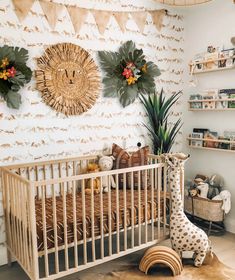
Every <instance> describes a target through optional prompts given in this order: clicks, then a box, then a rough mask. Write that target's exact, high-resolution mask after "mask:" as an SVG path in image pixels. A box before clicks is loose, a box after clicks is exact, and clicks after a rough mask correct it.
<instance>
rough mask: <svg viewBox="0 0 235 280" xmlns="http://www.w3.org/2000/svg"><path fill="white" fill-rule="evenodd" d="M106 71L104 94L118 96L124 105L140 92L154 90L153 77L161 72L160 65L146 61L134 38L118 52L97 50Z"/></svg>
mask: <svg viewBox="0 0 235 280" xmlns="http://www.w3.org/2000/svg"><path fill="white" fill-rule="evenodd" d="M98 56H99V60H100V66H101V69H102V70H103V71H104V77H103V84H104V96H105V97H118V98H119V101H120V103H121V104H122V106H123V107H126V106H128V105H129V104H131V103H133V102H134V101H135V99H136V98H137V97H138V95H139V93H144V94H145V93H147V94H151V93H154V92H155V81H154V78H155V77H157V76H159V75H160V74H161V72H160V70H159V68H158V67H157V65H155V64H154V63H153V62H151V61H146V59H145V56H144V54H143V50H142V49H137V48H136V46H135V43H134V42H133V41H127V42H126V43H124V44H123V45H122V46H121V47H120V48H119V51H118V52H107V51H99V52H98Z"/></svg>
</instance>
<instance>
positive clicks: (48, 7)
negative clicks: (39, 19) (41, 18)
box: [40, 1, 63, 30]
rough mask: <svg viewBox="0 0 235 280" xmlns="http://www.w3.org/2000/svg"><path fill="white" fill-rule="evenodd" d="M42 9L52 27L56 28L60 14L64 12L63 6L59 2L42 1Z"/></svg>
mask: <svg viewBox="0 0 235 280" xmlns="http://www.w3.org/2000/svg"><path fill="white" fill-rule="evenodd" d="M40 5H41V7H42V10H43V12H44V14H45V16H46V18H47V21H48V23H49V25H50V27H51V29H53V30H54V29H55V26H56V22H57V19H58V16H59V15H60V13H61V12H62V9H63V6H62V5H60V4H57V3H52V2H44V1H40Z"/></svg>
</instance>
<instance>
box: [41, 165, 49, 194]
mask: <svg viewBox="0 0 235 280" xmlns="http://www.w3.org/2000/svg"><path fill="white" fill-rule="evenodd" d="M42 171H43V179H44V180H46V166H45V165H43V166H42ZM45 195H46V197H47V196H48V194H47V188H46V187H45Z"/></svg>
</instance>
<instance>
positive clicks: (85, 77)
mask: <svg viewBox="0 0 235 280" xmlns="http://www.w3.org/2000/svg"><path fill="white" fill-rule="evenodd" d="M37 65H38V67H39V69H38V70H36V72H35V74H36V80H37V89H38V90H39V91H41V94H42V98H43V100H44V102H45V103H46V104H48V105H49V106H51V107H52V108H54V109H55V110H56V111H58V112H61V113H64V114H65V115H80V114H82V113H83V112H86V111H87V110H89V109H90V108H91V107H92V106H93V105H94V103H95V101H96V99H97V97H98V95H99V91H100V75H99V70H98V67H97V65H96V64H95V62H94V60H93V59H92V58H91V56H90V55H89V53H88V52H87V51H86V50H84V49H83V48H81V47H79V46H77V45H74V44H71V43H60V44H56V45H52V46H50V47H48V48H47V49H46V50H45V54H44V55H43V56H41V57H40V58H38V59H37Z"/></svg>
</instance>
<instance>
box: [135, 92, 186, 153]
mask: <svg viewBox="0 0 235 280" xmlns="http://www.w3.org/2000/svg"><path fill="white" fill-rule="evenodd" d="M180 96H181V92H178V93H174V94H172V96H170V97H169V98H168V99H166V97H164V96H163V90H162V91H161V92H160V94H159V95H158V94H157V93H154V94H152V95H149V96H148V97H145V96H144V95H143V94H141V95H140V100H141V102H142V104H143V106H144V108H145V110H146V112H147V114H148V118H149V125H146V124H144V126H145V127H146V128H147V129H148V131H149V132H150V134H151V137H152V140H153V146H154V153H156V154H161V153H168V152H169V151H170V150H171V148H172V145H173V144H174V141H175V138H176V136H177V134H178V132H179V131H180V129H181V127H182V123H181V119H178V120H177V121H176V122H175V124H174V125H173V126H170V125H169V121H168V118H169V115H170V109H171V108H172V106H173V105H174V104H175V103H176V102H177V101H178V99H179V98H180Z"/></svg>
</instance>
